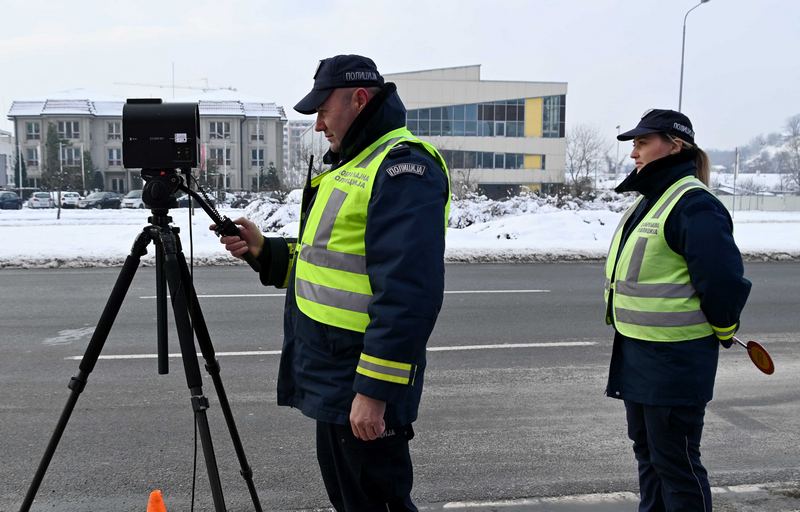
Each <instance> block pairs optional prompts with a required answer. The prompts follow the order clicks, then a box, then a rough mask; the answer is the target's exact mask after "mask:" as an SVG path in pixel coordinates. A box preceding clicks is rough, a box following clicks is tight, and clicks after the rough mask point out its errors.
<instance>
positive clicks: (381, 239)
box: [222, 55, 450, 512]
mask: <svg viewBox="0 0 800 512" xmlns="http://www.w3.org/2000/svg"><path fill="white" fill-rule="evenodd" d="M294 108H295V110H297V111H298V112H300V113H303V114H313V113H316V114H317V120H316V124H315V126H314V129H315V130H316V131H319V132H324V134H325V137H326V138H327V139H328V141H329V143H330V150H329V151H328V153H327V154H326V155H325V157H324V159H325V162H326V163H329V164H331V165H332V168H331V170H330V171H328V172H325V173H323V174H321V175H319V176H316V177H314V179H310V176H309V183H307V184H306V187H305V190H304V194H303V201H302V205H301V208H302V210H301V212H302V213H301V223H300V234H299V241H296V240H291V239H287V238H272V237H270V238H264V237H263V236H262V234H261V233H260V232H259V230H258V229H257V228H256V226H255V225H254V224H253V223H252V222H250V221H248V220H247V219H239V220H237V221H236V222H237V224H239V225H240V226H241V233H240V236H233V237H223V238H222V243H223V244H225V248H226V249H228V250H229V251H230V252H231V254H233V255H234V256H237V257H238V256H242V255H243V254H245V253H246V252H247V251H250V252H251V253H252V254H253V255H255V256H256V257H257V258H258V259H259V261H260V263H261V272H260V278H261V282H262V283H263V284H264V285H274V286H278V287H284V286H285V287H287V293H286V305H285V312H284V344H283V351H282V355H281V363H280V371H279V375H278V404H279V405H288V406H291V407H296V408H298V409H300V410H301V411H302V412H303V414H305V415H306V416H309V417H311V418H313V419H315V420H317V459H318V461H319V466H320V469H321V471H322V477H323V480H324V482H325V487H326V489H327V491H328V496H329V498H330V500H331V502H332V503H333V505H334V507H335V508H336V510H337V511H339V512H343V511H348V512H369V511H373V510H375V511H377V510H380V511H386V510H390V511H415V510H417V509H416V507H415V506H414V504H413V503H412V501H411V498H410V491H411V486H412V466H411V459H410V456H409V450H408V441H409V440H410V439H411V438H412V437H413V435H414V432H413V430H412V427H411V424H412V422H413V421H414V420H415V419H416V418H417V410H418V407H419V401H420V396H421V394H422V384H423V379H424V375H425V345H426V343H427V341H428V337H429V336H430V334H431V331H432V330H433V326H434V323H435V322H436V317H437V315H438V313H439V309H440V307H441V305H442V297H443V294H444V235H445V227H446V224H447V213H448V209H449V199H450V191H449V178H448V174H447V167H446V165H445V163H444V160H443V159H442V157H441V155H440V154H439V152H438V151H437V150H436V149H435V148H434V147H433V146H431V145H430V144H428V143H426V142H423V141H421V140H419V139H418V138H416V137H415V136H414V135H413V134H412V133H411V132H410V131H408V129H407V128H406V127H405V107H404V106H403V103H402V102H401V101H400V98H399V97H398V95H397V92H396V87H395V85H394V84H393V83H384V80H383V77H382V76H381V75H380V74H379V73H378V70H377V68H376V67H375V64H374V63H373V61H372V60H370V59H368V58H366V57H361V56H358V55H337V56H336V57H332V58H329V59H325V60H322V61H321V62H320V64H319V67H318V68H317V72H316V74H315V75H314V87H313V89H312V90H311V92H310V93H308V95H306V96H305V97H304V98H303V99H302V100H301V101H300V102H299V103H298V104H297V105H296V106H295V107H294Z"/></svg>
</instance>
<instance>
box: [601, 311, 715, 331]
mask: <svg viewBox="0 0 800 512" xmlns="http://www.w3.org/2000/svg"><path fill="white" fill-rule="evenodd" d="M615 313H616V320H617V322H624V323H626V324H633V325H643V326H647V327H686V326H690V325H697V324H703V323H706V322H707V320H706V315H704V314H703V312H702V311H664V312H657V311H632V310H630V309H622V308H617V309H616V312H615Z"/></svg>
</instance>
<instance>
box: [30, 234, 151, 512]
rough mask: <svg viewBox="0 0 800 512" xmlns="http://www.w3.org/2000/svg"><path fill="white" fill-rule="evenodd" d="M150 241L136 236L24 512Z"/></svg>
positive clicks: (77, 376) (42, 462) (140, 235)
mask: <svg viewBox="0 0 800 512" xmlns="http://www.w3.org/2000/svg"><path fill="white" fill-rule="evenodd" d="M150 240H151V238H150V235H149V234H148V230H147V228H145V230H144V231H143V232H142V233H140V234H139V236H138V237H137V238H136V241H135V242H134V243H133V248H132V249H131V253H130V255H129V256H128V257H127V258H126V259H125V264H124V265H123V266H122V270H121V271H120V273H119V276H117V281H116V283H115V284H114V289H113V290H112V291H111V295H110V296H109V298H108V301H107V302H106V306H105V308H104V309H103V313H102V315H100V320H99V321H98V322H97V327H96V328H95V330H94V334H92V339H91V340H90V341H89V346H88V347H87V348H86V352H85V353H84V354H83V358H82V359H81V363H80V365H79V371H78V374H77V375H75V376H74V377H72V379H71V380H70V382H69V389H70V390H72V391H71V393H70V395H69V398H68V399H67V403H66V405H65V406H64V410H63V411H62V412H61V417H60V418H59V419H58V423H57V424H56V428H55V430H54V431H53V435H52V436H51V437H50V442H49V443H48V444H47V448H46V449H45V452H44V455H43V456H42V460H41V462H39V467H38V469H37V470H36V474H35V475H34V477H33V481H32V482H31V485H30V487H29V488H28V492H27V494H26V495H25V500H24V501H23V502H22V506H21V507H20V512H27V511H28V510H30V508H31V504H33V500H34V499H35V498H36V493H37V492H38V490H39V486H40V485H41V483H42V480H43V479H44V474H45V473H46V472H47V467H48V466H49V465H50V461H51V460H52V458H53V454H54V453H55V451H56V447H57V446H58V442H59V440H61V435H62V434H63V433H64V429H65V428H66V427H67V422H68V421H69V418H70V416H71V415H72V410H73V409H74V408H75V404H76V403H77V401H78V397H79V396H80V394H81V392H83V389H84V388H85V387H86V380H87V379H88V378H89V374H90V373H91V372H92V370H93V369H94V365H95V363H97V358H98V357H100V352H101V351H102V350H103V345H104V344H105V342H106V338H108V333H109V332H110V331H111V327H112V326H113V325H114V320H115V319H116V318H117V313H119V309H120V307H122V301H123V300H125V295H126V294H127V293H128V288H129V287H130V284H131V281H133V276H134V275H135V274H136V269H137V268H138V267H139V261H140V259H141V257H142V256H143V255H144V254H146V253H147V244H148V243H150Z"/></svg>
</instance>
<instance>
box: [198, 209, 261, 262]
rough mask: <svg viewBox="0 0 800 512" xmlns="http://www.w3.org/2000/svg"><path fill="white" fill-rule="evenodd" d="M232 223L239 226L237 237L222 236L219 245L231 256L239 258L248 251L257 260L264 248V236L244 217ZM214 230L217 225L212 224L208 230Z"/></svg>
mask: <svg viewBox="0 0 800 512" xmlns="http://www.w3.org/2000/svg"><path fill="white" fill-rule="evenodd" d="M233 223H234V224H237V225H238V226H239V235H238V236H223V237H221V238H220V239H219V241H220V243H221V244H223V245H224V246H225V249H227V251H228V252H230V253H231V255H232V256H235V257H237V258H241V257H242V255H244V254H245V253H246V252H247V251H248V250H249V251H250V252H251V253H252V254H253V256H254V257H256V258H257V257H258V255H259V254H261V249H262V248H263V247H264V235H262V234H261V230H260V229H258V226H256V225H255V224H254V223H253V222H252V221H250V220H248V219H246V218H244V217H239V218H238V219H236V220H234V221H233ZM216 228H217V225H216V224H212V225H211V226H209V228H208V229H210V230H212V231H214V230H215V229H216Z"/></svg>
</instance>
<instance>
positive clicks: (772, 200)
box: [717, 195, 800, 212]
mask: <svg viewBox="0 0 800 512" xmlns="http://www.w3.org/2000/svg"><path fill="white" fill-rule="evenodd" d="M717 198H719V200H720V201H721V202H722V204H724V205H725V207H726V208H727V209H729V210H731V209H733V207H734V204H733V201H734V196H724V195H719V196H717ZM735 206H736V211H747V210H762V211H768V212H784V211H786V212H796V211H800V196H789V195H786V196H763V195H746V196H736V205H735Z"/></svg>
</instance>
